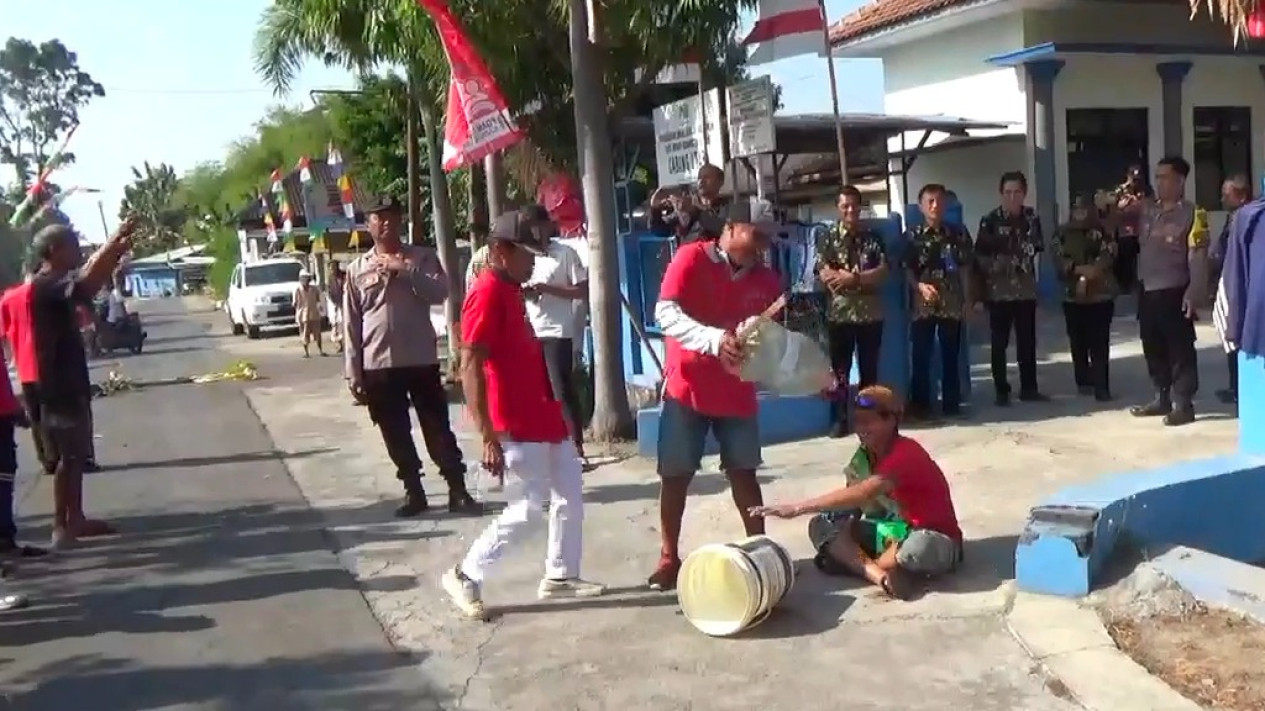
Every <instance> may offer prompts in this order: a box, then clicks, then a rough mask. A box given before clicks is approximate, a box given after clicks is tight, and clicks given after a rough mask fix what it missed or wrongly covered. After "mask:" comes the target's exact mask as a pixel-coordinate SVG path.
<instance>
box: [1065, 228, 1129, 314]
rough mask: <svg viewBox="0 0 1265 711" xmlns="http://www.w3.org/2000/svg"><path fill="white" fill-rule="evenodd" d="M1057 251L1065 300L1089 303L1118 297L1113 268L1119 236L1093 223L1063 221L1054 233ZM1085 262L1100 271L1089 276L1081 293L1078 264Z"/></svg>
mask: <svg viewBox="0 0 1265 711" xmlns="http://www.w3.org/2000/svg"><path fill="white" fill-rule="evenodd" d="M1054 255H1055V262H1056V266H1057V267H1058V272H1059V279H1060V281H1062V283H1063V300H1064V301H1068V302H1073V303H1086V304H1089V303H1097V302H1102V301H1111V300H1112V299H1114V298H1116V295H1117V293H1119V286H1118V285H1117V284H1116V277H1115V274H1114V272H1113V270H1112V267H1113V266H1114V265H1115V262H1116V239H1115V237H1113V236H1112V234H1111V233H1110V232H1107V231H1106V230H1104V229H1102V228H1100V227H1094V226H1082V225H1064V226H1062V227H1060V228H1059V229H1058V230H1057V231H1055V233H1054ZM1083 266H1094V267H1097V272H1098V273H1097V274H1096V275H1095V277H1094V278H1093V279H1089V280H1087V282H1086V285H1085V289H1084V290H1083V291H1084V293H1083V294H1082V293H1078V291H1080V290H1078V288H1077V284H1078V283H1079V282H1080V277H1078V276H1077V275H1076V268H1077V267H1083Z"/></svg>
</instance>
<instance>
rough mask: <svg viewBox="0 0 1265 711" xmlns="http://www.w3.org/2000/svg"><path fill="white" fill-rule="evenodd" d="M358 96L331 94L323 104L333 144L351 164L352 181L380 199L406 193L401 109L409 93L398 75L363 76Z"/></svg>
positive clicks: (405, 155) (403, 117)
mask: <svg viewBox="0 0 1265 711" xmlns="http://www.w3.org/2000/svg"><path fill="white" fill-rule="evenodd" d="M357 91H359V92H363V93H359V94H350V93H349V94H335V95H331V96H329V97H328V98H327V99H326V100H325V105H326V107H327V110H328V112H329V113H328V116H329V121H330V127H331V130H332V132H333V134H334V144H335V145H336V146H338V148H339V150H341V151H342V152H343V155H344V156H345V158H346V160H348V161H354V163H355V173H354V175H353V178H354V179H355V180H356V182H357V183H358V184H359V185H361V186H362V187H363V188H364V189H365V190H367V191H368V192H370V193H372V194H379V195H404V194H405V193H406V192H407V190H408V153H407V147H406V146H405V142H406V141H405V137H406V135H407V126H406V125H405V110H406V109H405V107H406V105H407V101H408V94H407V92H408V89H407V87H406V86H405V84H404V81H403V80H401V79H400V78H399V77H395V76H387V77H365V78H364V79H362V80H361V82H360V86H359V87H358V88H357Z"/></svg>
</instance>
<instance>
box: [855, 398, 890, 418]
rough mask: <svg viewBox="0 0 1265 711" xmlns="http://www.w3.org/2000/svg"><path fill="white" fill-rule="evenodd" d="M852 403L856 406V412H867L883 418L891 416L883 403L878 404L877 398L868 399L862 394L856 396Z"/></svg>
mask: <svg viewBox="0 0 1265 711" xmlns="http://www.w3.org/2000/svg"><path fill="white" fill-rule="evenodd" d="M854 403H855V405H856V409H858V410H868V411H870V412H875V413H878V414H879V415H883V416H885V417H886V416H887V415H890V414H892V413H891V411H890V410H888V409H887V408H886V407H884V406H883V403H881V402H879V401H878V399H877V398H873V397H870V396H869V395H866V394H864V393H862V394H861V395H857V396H856V400H855V401H854Z"/></svg>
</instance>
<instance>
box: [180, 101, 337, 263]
mask: <svg viewBox="0 0 1265 711" xmlns="http://www.w3.org/2000/svg"><path fill="white" fill-rule="evenodd" d="M331 138H333V134H332V132H331V131H330V126H329V122H328V121H327V120H326V118H325V115H324V113H323V112H322V111H321V110H317V109H309V110H302V109H290V108H285V107H276V108H273V109H271V110H269V112H268V114H267V116H265V118H264V119H263V120H262V121H260V122H259V123H257V124H256V125H255V133H254V135H252V136H247V137H244V138H242V139H241V140H239V141H237V142H235V143H234V144H233V145H232V146H231V147H230V148H229V151H228V155H227V156H226V157H225V158H224V160H222V161H213V162H208V163H202V164H200V165H198V166H195V167H194V168H193V169H192V170H190V171H189V172H188V173H186V174H185V175H184V176H183V177H182V178H181V180H180V187H179V189H178V190H177V192H176V199H175V204H176V205H178V206H180V207H183V208H185V209H186V210H188V211H189V214H191V215H196V216H197V217H196V218H195V219H193V220H191V221H190V225H188V226H187V227H186V229H192V230H194V231H195V232H196V233H201V234H202V235H203V238H202V239H199V240H197V241H203V240H204V239H205V238H206V237H207V236H209V233H210V232H212V231H213V230H214V229H215V228H216V227H218V226H220V225H229V224H232V223H233V217H234V216H235V215H236V214H237V213H239V212H240V211H241V210H242V209H243V208H245V207H246V206H247V205H248V204H249V203H251V202H252V201H254V200H257V199H258V192H259V191H260V190H267V189H268V186H269V176H270V175H271V174H272V171H274V170H276V169H278V168H280V169H281V170H282V171H283V172H286V171H289V170H291V169H293V168H294V165H295V164H296V163H297V162H298V160H299V159H300V158H302V157H303V156H308V157H310V158H318V157H321V156H324V155H325V151H326V149H327V147H328V145H329V141H330V140H331Z"/></svg>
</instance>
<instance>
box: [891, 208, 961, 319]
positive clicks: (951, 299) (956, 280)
mask: <svg viewBox="0 0 1265 711" xmlns="http://www.w3.org/2000/svg"><path fill="white" fill-rule="evenodd" d="M905 240H906V245H905V258H904V266H905V269H906V270H907V271H908V272H909V273H910V275H911V276H912V277H913V280H914V283H913V284H912V285H911V288H912V289H913V294H912V297H911V298H912V299H913V300H912V301H911V302H910V303H911V304H912V305H913V312H914V319H915V320H920V319H925V318H949V319H961V318H962V311H963V310H964V309H965V308H966V298H967V293H966V282H965V277H966V275H967V274H968V273H969V270H970V265H971V262H972V261H974V258H975V256H974V249H973V248H972V245H971V234H970V233H969V232H967V230H966V228H965V227H959V226H956V225H946V224H943V223H942V224H940V225H939V226H938V227H934V228H933V227H929V226H927V225H925V224H924V225H922V226H921V227H916V228H914V229H911V230H909V231H907V232H906V233H905ZM918 282H923V283H926V284H930V285H932V286H934V287H935V289H936V293H937V294H938V295H939V298H937V299H936V300H935V301H933V302H931V303H926V302H924V301H923V300H922V296H921V295H920V294H919V293H918V288H917V287H918Z"/></svg>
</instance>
